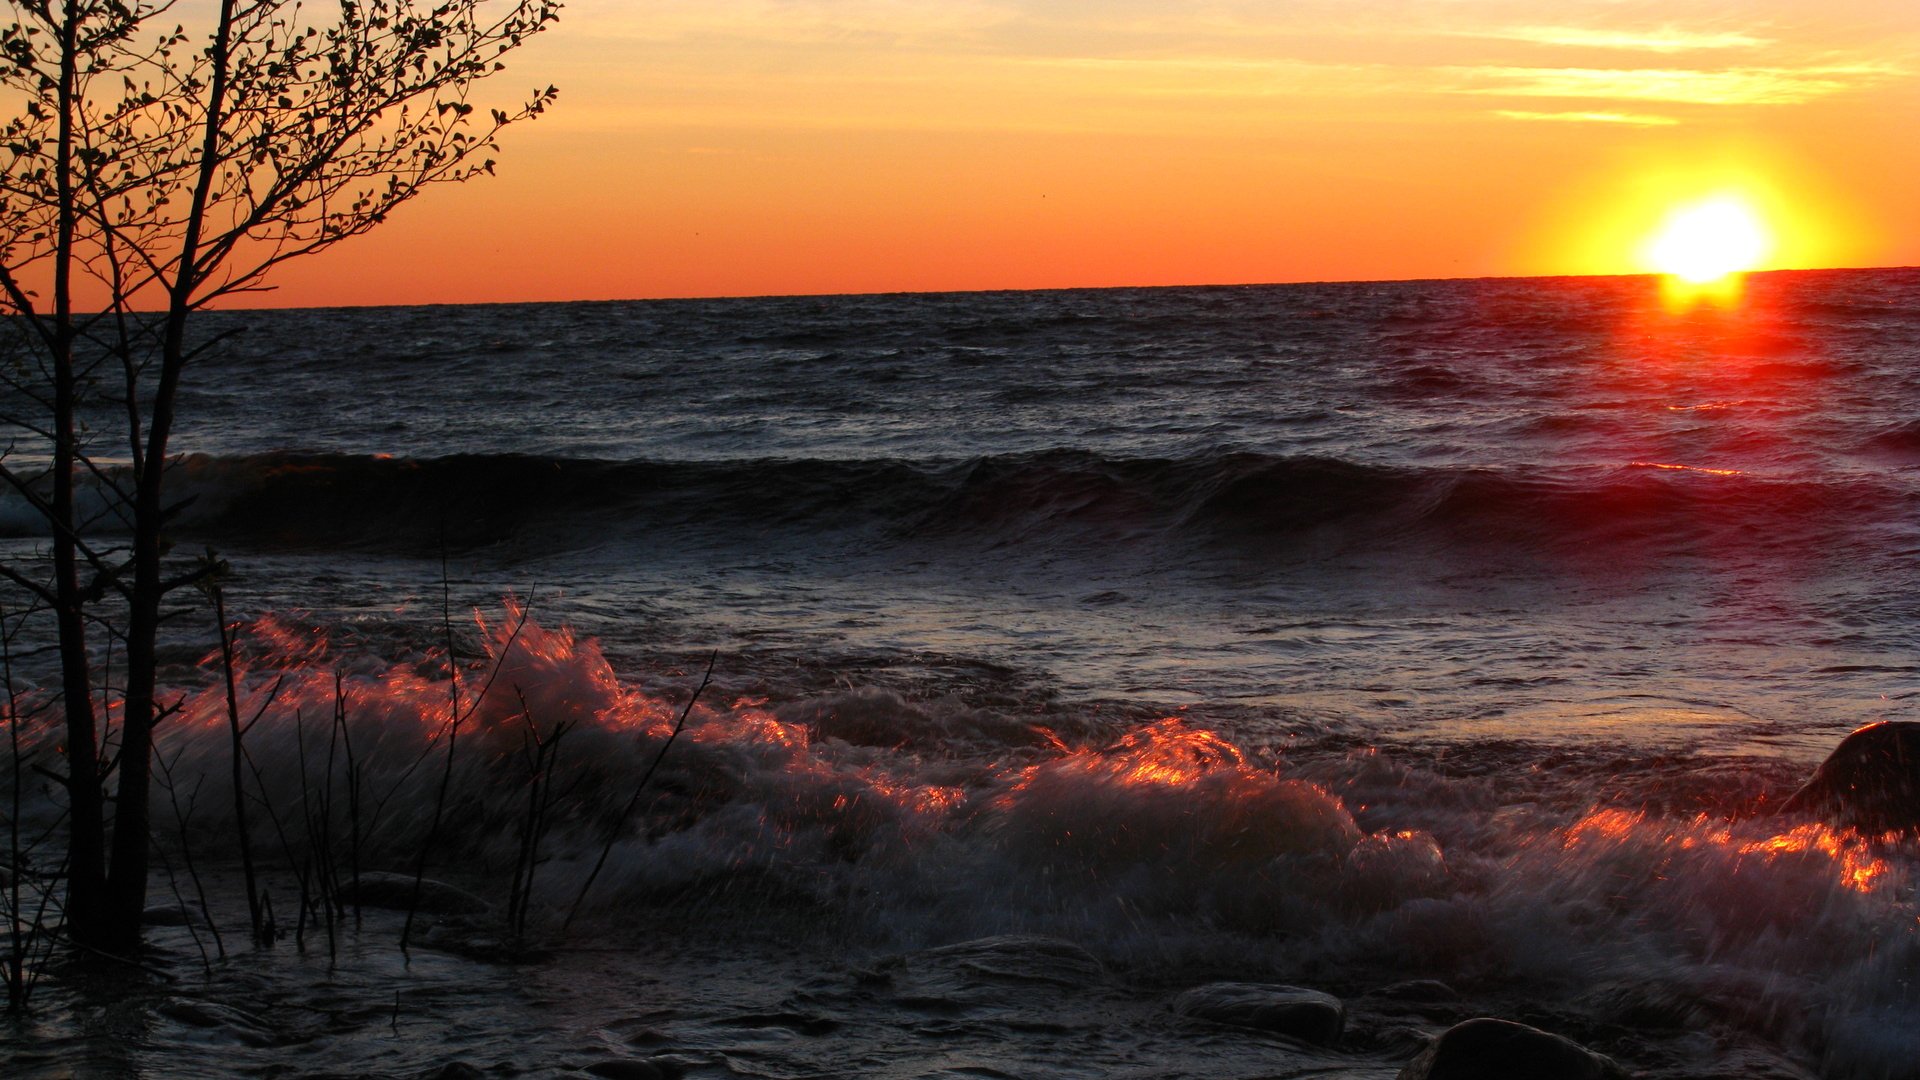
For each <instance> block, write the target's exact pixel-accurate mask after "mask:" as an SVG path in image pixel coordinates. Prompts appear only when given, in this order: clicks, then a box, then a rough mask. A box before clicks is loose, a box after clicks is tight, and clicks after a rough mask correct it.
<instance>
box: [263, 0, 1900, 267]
mask: <svg viewBox="0 0 1920 1080" xmlns="http://www.w3.org/2000/svg"><path fill="white" fill-rule="evenodd" d="M547 83H553V84H556V85H558V86H559V87H560V92H561V96H560V100H559V103H558V105H557V106H556V107H555V108H554V109H553V111H552V112H551V113H550V114H548V115H547V116H546V117H544V118H542V119H540V120H538V121H537V122H535V123H532V124H528V125H524V126H520V127H516V128H514V129H512V130H510V131H509V132H508V133H507V135H506V136H505V139H504V144H503V152H502V154H501V155H500V169H499V175H498V176H497V177H494V178H490V179H484V180H481V181H477V182H475V183H472V184H469V185H465V186H463V187H459V188H451V187H449V188H443V189H439V190H435V191H432V192H429V193H427V194H426V195H424V196H423V197H422V198H421V199H420V200H418V201H417V202H415V203H414V204H411V205H409V206H407V207H405V208H403V209H402V210H401V211H400V212H399V213H398V214H396V215H395V216H394V218H393V219H392V220H390V221H389V222H388V223H387V224H385V225H383V226H382V227H381V228H380V229H379V230H377V231H376V232H375V233H373V234H372V235H370V236H367V237H365V238H362V239H359V240H356V241H355V242H353V243H352V244H348V245H344V246H342V247H341V248H339V249H337V250H336V251H334V252H332V253H329V254H328V255H326V256H324V257H322V258H319V259H314V260H309V261H308V262H306V263H304V264H294V265H290V266H288V267H286V268H284V270H283V272H282V273H281V274H280V275H279V276H278V278H277V279H276V281H277V282H278V284H279V286H280V288H279V290H278V291H277V292H275V293H271V294H267V295H265V296H262V297H259V298H258V299H257V302H259V303H266V304H273V305H314V304H370V303H371V304H381V303H434V302H473V301H511V300H563V299H626V298H647V297H681V296H729V295H766V294H796V293H848V292H891V291H926V290H963V289H1026V288H1054V287H1080V286H1111V285H1163V284H1223V283H1246V282H1279V281H1325V280H1374V279H1404V278H1427V277H1478V276H1486V275H1501V276H1504V275H1533V274H1592V273H1639V272H1645V271H1646V270H1648V269H1649V267H1648V265H1647V264H1646V260H1645V258H1644V256H1643V254H1642V252H1643V249H1644V248H1645V247H1646V244H1647V241H1648V237H1649V236H1650V234H1651V233H1653V232H1654V231H1655V230H1656V229H1657V227H1658V225H1659V222H1660V220H1661V219H1662V217H1663V216H1664V215H1665V214H1667V213H1668V212H1669V211H1670V210H1672V209H1673V208H1674V207H1675V206H1677V205H1681V204H1684V203H1686V202H1687V201H1689V200H1697V199H1702V198H1708V197H1713V196H1726V195H1729V194H1731V195H1732V196H1733V197H1736V198H1739V199H1741V200H1744V201H1745V202H1746V203H1747V204H1748V205H1751V206H1752V207H1753V208H1754V210H1755V212H1756V214H1757V215H1758V216H1759V217H1760V218H1761V219H1762V220H1763V221H1764V222H1765V223H1766V225H1767V227H1768V229H1769V230H1770V232H1771V233H1772V244H1771V248H1770V250H1769V252H1768V254H1767V255H1766V257H1765V259H1764V261H1763V264H1762V265H1763V267H1768V268H1771V267H1787V268H1803V267H1820V266H1886V265H1911V264H1916V263H1920V199H1915V198H1914V197H1913V192H1914V191H1915V190H1916V189H1917V187H1916V185H1917V184H1920V180H1917V179H1916V178H1920V140H1917V139H1915V138H1914V137H1913V131H1914V129H1915V126H1916V122H1917V121H1920V4H1911V3H1905V2H1895V0H1817V2H1816V0H1750V2H1743V3H1719V2H1694V0H1666V2H1662V3H1640V2H1632V0H1565V2H1554V3H1545V2H1535V3H1520V2H1513V0H1423V2H1411V0H1267V2H1253V0H1218V2H1202V3H1173V2H1159V3H1147V2H1141V0H657V2H644V3H643V2H638V0H570V2H569V3H568V5H567V8H566V10H565V12H564V13H563V16H562V19H561V21H560V23H559V24H558V26H557V28H555V29H554V30H552V31H551V32H549V33H547V34H545V35H543V36H542V37H541V38H540V39H538V40H536V41H535V42H534V43H533V44H531V45H528V46H527V47H525V48H524V49H523V50H522V51H521V52H520V53H519V54H517V55H516V56H515V57H514V58H513V61H512V63H511V66H510V67H509V69H508V70H507V71H506V72H505V73H503V74H501V75H498V76H496V77H495V80H494V83H493V85H491V86H489V87H487V88H486V90H485V91H483V92H482V95H481V96H482V97H485V96H487V95H488V94H495V95H497V96H498V99H499V100H500V101H501V102H502V103H505V102H506V101H507V99H509V98H512V97H515V96H518V95H520V94H522V93H524V91H525V90H526V89H527V88H528V87H531V86H534V85H536V84H537V85H545V84H547Z"/></svg>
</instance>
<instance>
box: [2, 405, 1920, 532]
mask: <svg viewBox="0 0 1920 1080" xmlns="http://www.w3.org/2000/svg"><path fill="white" fill-rule="evenodd" d="M1902 434H1904V433H1902ZM173 468H174V469H175V471H176V475H175V477H174V478H173V480H172V487H171V489H170V490H171V491H172V492H173V493H174V494H175V495H176V497H178V498H180V499H181V500H182V501H183V504H184V505H183V508H182V510H181V512H180V514H179V516H178V519H177V524H176V528H177V529H178V530H179V531H180V532H181V533H183V534H186V535H190V536H192V537H194V538H196V539H198V538H206V539H217V540H238V541H244V542H248V543H252V544H258V545H263V546H267V547H271V548H283V549H331V548H348V549H368V550H388V551H401V552H405V551H410V550H416V549H418V550H433V549H438V548H439V547H441V546H443V545H444V546H447V547H452V548H455V549H472V548H477V547H484V546H488V545H495V544H502V543H512V544H518V545H528V546H547V547H551V548H553V549H556V550H567V549H572V548H578V547H582V546H593V545H597V544H601V543H605V542H608V541H617V540H631V539H634V538H636V537H642V536H648V537H656V538H658V537H664V536H685V535H692V536H696V537H698V538H700V539H701V540H702V542H703V543H723V544H744V545H747V546H758V545H766V544H769V543H778V544H783V545H791V544H793V543H794V542H795V541H796V539H798V540H799V541H800V542H801V543H802V544H808V543H813V542H816V541H819V540H821V539H822V538H829V537H834V536H846V535H848V534H850V533H851V534H857V535H858V536H859V537H860V538H861V539H864V540H873V539H877V540H880V541H883V542H888V543H972V544H975V545H979V546H982V547H986V548H991V549H1002V548H1006V547H1010V546H1019V545H1039V546H1042V547H1049V548H1060V547H1078V546H1082V545H1085V544H1087V543H1089V542H1100V543H1102V544H1107V545H1116V546H1117V547H1115V548H1110V549H1109V550H1119V549H1121V548H1125V547H1128V546H1132V547H1136V548H1139V549H1140V550H1142V551H1145V552H1149V553H1151V552H1160V551H1164V550H1165V549H1166V548H1167V546H1168V545H1175V546H1186V547H1193V546H1196V545H1198V546H1210V547H1216V548H1220V547H1224V548H1229V549H1235V550H1245V549H1253V550H1257V551H1258V552H1260V553H1262V554H1271V553H1276V552H1284V551H1287V550H1289V549H1293V548H1301V549H1312V550H1316V551H1323V550H1326V549H1328V548H1329V547H1333V548H1340V547H1351V548H1359V549H1382V548H1385V549H1397V548H1399V547H1402V546H1405V545H1413V546H1417V547H1423V548H1438V549H1449V550H1458V549H1469V548H1471V549H1482V548H1489V547H1493V548H1501V549H1512V548H1515V547H1518V548H1522V549H1531V550H1542V551H1553V550H1562V549H1568V548H1582V549H1590V548H1593V547H1594V546H1596V545H1598V546H1600V547H1602V548H1607V549H1611V548H1617V547H1618V546H1620V545H1638V546H1643V547H1649V548H1652V549H1655V550H1672V551H1681V550H1689V549H1693V548H1698V547H1700V546H1702V545H1718V544H1724V543H1728V542H1735V543H1737V544H1738V546H1739V547H1740V548H1741V549H1743V550H1746V549H1754V548H1755V547H1756V546H1758V547H1761V548H1765V547H1768V546H1770V545H1791V546H1795V547H1799V546H1804V545H1838V544H1858V543H1861V542H1863V540H1866V541H1874V542H1879V541H1884V540H1885V539H1886V536H1887V533H1888V532H1889V530H1891V531H1893V532H1896V533H1898V532H1902V531H1903V530H1907V529H1910V527H1911V526H1910V523H1911V522H1912V521H1914V520H1916V517H1917V516H1916V515H1915V514H1914V513H1913V511H1914V509H1915V506H1914V504H1915V502H1916V498H1917V495H1916V492H1915V491H1914V490H1912V489H1911V488H1909V487H1903V486H1900V485H1898V484H1897V483H1896V482H1895V480H1894V479H1891V478H1884V477H1873V476H1870V475H1863V474H1849V475H1841V476H1836V477H1831V478H1824V479H1791V480H1789V479H1779V478H1772V477H1764V476H1755V475H1749V474H1741V473H1736V472H1732V471H1728V470H1714V469H1706V468H1698V467H1693V466H1689V465H1687V464H1684V463H1678V462H1665V461H1637V462H1631V463H1626V464H1622V465H1620V466H1617V467H1606V468H1601V467H1580V468H1560V469H1548V468H1540V469H1531V470H1524V469H1494V468H1461V467H1442V466H1398V465H1379V464H1368V463H1361V462H1354V461H1347V460H1342V459H1338V458H1329V457H1316V456H1282V455H1270V454H1259V453H1249V452H1234V451H1217V452H1209V453H1202V454H1197V455H1194V456H1190V457H1178V458H1171V457H1169V458H1159V457H1115V456H1108V455H1102V454H1096V453H1091V452H1086V451H1076V450H1056V451H1047V452H1041V453H1033V454H1010V455H993V456H987V457H981V458H976V459H972V460H964V461H953V460H924V459H906V458H881V459H849V460H827V459H757V460H721V461H607V460H593V459H578V458H558V457H542V456H533V455H515V454H499V455H454V456H448V457H438V458H388V457H376V456H364V455H350V454H292V453H278V454H264V455H253V456H237V457H210V456H203V455H191V456H187V457H184V458H182V459H180V460H179V461H178V462H176V463H175V465H174V466H173ZM43 530H44V526H43V525H41V524H40V523H39V522H38V521H37V520H36V519H35V518H34V516H33V514H32V513H31V511H30V510H29V509H28V508H27V507H26V506H24V505H23V504H22V503H21V502H20V500H18V499H17V498H14V499H11V500H0V532H4V533H6V534H7V535H13V536H28V535H35V534H36V533H38V532H41V531H43Z"/></svg>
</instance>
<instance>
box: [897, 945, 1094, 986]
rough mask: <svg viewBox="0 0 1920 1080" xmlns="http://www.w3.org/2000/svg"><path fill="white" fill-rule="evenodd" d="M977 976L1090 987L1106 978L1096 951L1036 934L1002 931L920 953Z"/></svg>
mask: <svg viewBox="0 0 1920 1080" xmlns="http://www.w3.org/2000/svg"><path fill="white" fill-rule="evenodd" d="M921 955H922V956H923V957H926V958H927V959H929V960H933V961H935V962H937V963H940V964H945V965H951V966H953V967H956V968H960V969H962V970H965V971H969V972H972V973H974V974H978V975H990V976H993V977H995V978H999V979H1011V980H1015V981H1018V982H1038V983H1055V984H1058V985H1060V986H1076V987H1078V986H1089V985H1092V984H1094V983H1098V982H1101V981H1102V980H1104V979H1105V978H1106V969H1105V968H1104V967H1102V966H1101V964H1100V961H1098V960H1096V959H1094V957H1093V954H1092V953H1089V952H1088V951H1087V950H1085V949H1083V948H1081V947H1080V946H1078V945H1075V944H1074V943H1072V942H1070V941H1061V940H1059V939H1058V938H1049V937H1041V936H1039V935H1037V934H1000V935H998V936H995V937H985V938H978V939H976V940H974V941H963V942H961V943H960V944H958V945H948V946H945V947H943V948H938V949H928V950H927V951H926V952H924V953H922V954H921Z"/></svg>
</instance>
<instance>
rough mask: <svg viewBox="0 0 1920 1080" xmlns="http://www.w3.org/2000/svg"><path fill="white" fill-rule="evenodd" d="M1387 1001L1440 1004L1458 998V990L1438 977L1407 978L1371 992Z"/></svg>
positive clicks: (1457, 999)
mask: <svg viewBox="0 0 1920 1080" xmlns="http://www.w3.org/2000/svg"><path fill="white" fill-rule="evenodd" d="M1373 996H1374V997H1379V998H1386V999H1387V1000H1389V1001H1409V1002H1413V1003H1415V1004H1419V1005H1430V1004H1442V1003H1445V1002H1453V1001H1459V1000H1460V992H1459V991H1457V990H1455V989H1454V988H1453V987H1451V986H1448V985H1447V984H1446V983H1443V982H1441V981H1440V980H1438V979H1408V980H1407V981H1406V982H1397V983H1394V984H1393V985H1392V986H1383V987H1381V988H1380V989H1378V990H1375V991H1374V992H1373Z"/></svg>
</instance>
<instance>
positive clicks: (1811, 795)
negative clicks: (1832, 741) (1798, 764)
mask: <svg viewBox="0 0 1920 1080" xmlns="http://www.w3.org/2000/svg"><path fill="white" fill-rule="evenodd" d="M1780 812H1781V813H1783V814H1813V815H1815V816H1818V817H1823V818H1827V819H1828V820H1831V821H1834V822H1837V823H1839V824H1843V825H1850V826H1852V827H1854V828H1856V829H1859V830H1860V831H1862V832H1869V833H1881V832H1891V831H1894V830H1899V831H1908V832H1910V831H1915V830H1920V723H1913V722H1909V721H1885V722H1882V723H1878V724H1868V725H1867V726H1866V727H1863V728H1861V729H1860V730H1858V731H1856V732H1854V733H1853V734H1851V735H1849V736H1847V737H1846V738H1844V739H1842V740H1840V745H1839V746H1836V747H1834V748H1833V753H1831V754H1828V755H1827V760H1825V761H1823V762H1821V763H1820V767H1819V768H1818V769H1815V770H1814V772H1813V779H1811V780H1809V781H1807V784H1806V786H1805V787H1803V788H1801V789H1800V790H1799V791H1797V792H1794V794H1793V797H1792V798H1790V799H1788V800H1787V801H1786V802H1785V803H1783V804H1782V805H1781V807H1780Z"/></svg>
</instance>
